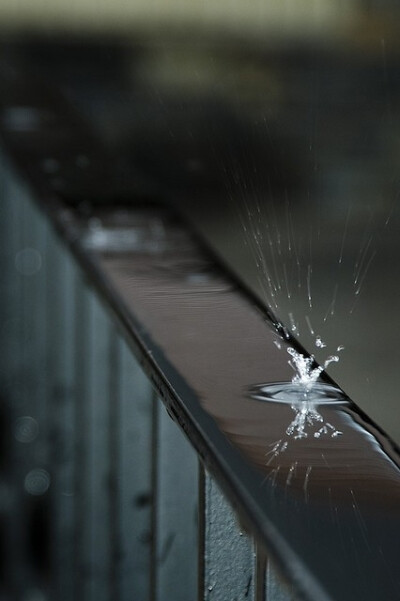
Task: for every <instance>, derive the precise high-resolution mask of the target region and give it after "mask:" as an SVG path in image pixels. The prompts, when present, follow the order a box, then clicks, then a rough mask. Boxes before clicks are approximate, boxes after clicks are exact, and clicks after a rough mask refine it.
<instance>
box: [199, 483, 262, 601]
mask: <svg viewBox="0 0 400 601" xmlns="http://www.w3.org/2000/svg"><path fill="white" fill-rule="evenodd" d="M201 488H202V493H201V494H202V511H201V521H200V536H201V538H202V544H201V545H200V547H199V549H200V553H201V557H200V564H201V565H202V569H201V572H202V582H201V583H200V587H201V593H200V599H201V601H232V599H235V601H236V600H237V601H245V600H246V601H247V600H251V599H253V598H254V592H255V579H256V577H255V571H256V558H255V553H254V550H253V544H252V541H251V540H250V539H249V538H248V537H247V536H246V535H245V534H244V533H243V531H242V530H241V529H240V527H239V525H238V523H237V519H236V516H235V514H234V512H233V511H232V508H231V507H230V505H229V504H228V502H227V501H226V499H225V497H224V495H223V494H222V492H221V490H220V489H219V487H218V485H217V484H216V482H215V481H214V480H213V478H212V477H211V476H210V475H209V474H208V473H207V472H204V474H203V475H202V477H201Z"/></svg>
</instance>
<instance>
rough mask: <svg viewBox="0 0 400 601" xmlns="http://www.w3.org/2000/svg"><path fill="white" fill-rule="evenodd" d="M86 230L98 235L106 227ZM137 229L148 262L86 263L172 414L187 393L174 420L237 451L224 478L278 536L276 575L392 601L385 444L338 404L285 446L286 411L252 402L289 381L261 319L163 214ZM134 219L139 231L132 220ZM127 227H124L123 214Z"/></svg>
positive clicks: (392, 512)
mask: <svg viewBox="0 0 400 601" xmlns="http://www.w3.org/2000/svg"><path fill="white" fill-rule="evenodd" d="M96 218H98V220H99V221H98V222H97V224H98V227H102V228H104V230H106V229H107V215H106V214H104V213H103V214H100V215H98V216H96ZM148 218H149V220H150V222H151V221H152V220H153V221H156V222H157V224H158V226H157V227H158V228H159V232H160V238H161V239H162V240H163V245H164V246H163V247H162V248H161V247H160V249H159V252H154V250H153V249H149V244H148V241H146V240H145V239H144V240H143V246H142V248H140V246H137V247H136V248H134V249H131V248H126V249H125V250H124V251H122V252H115V249H114V248H111V250H110V252H108V250H107V249H106V248H102V249H100V250H99V249H97V250H95V251H94V250H93V245H91V244H88V238H86V245H87V249H88V251H87V252H88V253H90V257H91V259H90V261H91V262H92V265H94V266H95V268H96V271H97V273H98V274H99V275H100V276H101V277H102V278H104V279H105V281H106V282H107V285H110V286H111V287H112V289H113V290H114V292H115V294H116V295H117V296H118V298H119V300H120V301H121V302H122V305H123V306H124V308H125V309H124V310H125V311H127V312H128V313H129V312H130V313H131V314H132V316H133V318H134V320H135V322H136V323H140V324H141V325H140V333H139V337H141V338H142V343H143V344H145V346H147V352H148V353H149V355H150V356H151V357H153V358H155V359H157V357H158V356H160V357H163V358H164V368H163V369H164V373H163V374H162V375H161V378H163V379H164V380H165V379H168V381H169V386H170V387H172V388H173V389H174V393H175V395H177V396H178V397H180V398H182V399H183V403H185V398H184V395H185V391H187V389H190V390H191V391H192V392H193V393H194V395H193V398H194V401H193V400H192V404H191V406H187V407H185V408H184V412H185V411H186V412H187V413H188V415H189V417H188V421H189V422H190V420H191V419H192V418H193V414H192V415H191V412H192V411H193V408H194V411H195V412H196V415H197V418H199V417H200V422H201V420H202V419H203V417H204V415H206V416H208V417H211V418H212V420H213V421H214V422H215V423H216V424H217V426H218V433H217V434H216V438H215V437H214V442H215V440H218V441H219V440H220V439H221V440H225V442H226V441H228V443H229V446H230V447H233V448H234V449H235V450H236V451H239V456H240V461H239V463H238V464H237V466H236V465H232V464H231V465H229V466H228V470H227V471H228V472H230V471H232V472H235V470H236V468H237V473H236V476H235V477H237V478H239V480H240V479H243V481H245V480H246V478H247V477H248V476H249V482H250V483H251V486H250V487H247V490H248V493H249V494H253V501H254V503H255V504H256V506H257V512H259V511H261V514H262V515H263V516H264V518H265V523H266V524H272V528H273V529H275V528H276V530H277V531H279V536H278V538H279V541H280V542H279V544H278V545H277V547H278V549H277V550H278V559H279V560H280V564H281V566H282V565H283V568H284V569H285V567H286V570H287V571H289V573H290V572H291V571H293V570H294V571H295V569H294V568H293V566H294V565H295V564H296V565H297V561H298V562H299V565H300V566H301V570H302V578H303V579H304V582H303V584H302V585H301V584H300V585H299V586H298V588H299V589H300V590H303V592H304V590H306V591H307V593H308V595H309V597H310V598H316V594H318V595H320V596H319V599H324V598H326V599H329V598H332V599H341V600H347V599H349V600H350V599H354V598H360V599H361V598H362V599H376V598H380V599H388V600H389V599H390V600H391V599H395V598H397V597H398V596H399V595H400V578H399V576H398V570H397V560H398V556H399V551H400V543H399V541H400V521H399V515H398V507H399V503H400V472H399V458H398V455H397V453H396V452H395V450H394V448H393V446H392V444H391V443H390V441H388V439H387V438H386V437H385V436H384V435H382V434H381V433H380V431H379V430H378V429H377V428H376V427H375V426H374V425H373V424H372V423H370V422H369V421H368V420H367V419H365V418H364V417H363V415H362V414H361V413H360V412H359V411H358V409H357V407H356V406H355V405H354V404H353V403H352V402H351V401H350V400H347V399H346V400H345V402H343V403H337V402H332V403H322V404H320V405H318V403H316V406H317V410H318V414H319V416H320V419H318V420H317V421H316V422H315V423H314V422H311V423H310V424H308V426H307V425H306V428H305V435H304V436H302V437H296V436H295V435H291V434H288V426H289V425H290V424H291V422H292V421H293V417H294V412H293V407H292V406H291V405H290V403H281V402H276V403H274V402H266V403H263V402H260V401H259V400H257V399H255V398H254V396H252V394H251V389H252V388H253V387H254V386H255V385H259V384H265V383H271V382H285V381H290V380H291V377H292V369H291V368H290V366H289V365H288V362H287V358H288V357H287V354H286V352H285V347H287V344H288V343H287V341H280V343H281V346H282V348H281V349H279V348H278V347H277V346H276V345H275V344H274V342H275V341H276V340H277V339H278V338H279V336H278V334H277V332H276V330H275V328H274V326H273V324H272V323H271V322H270V320H269V319H268V317H267V316H266V315H265V314H263V313H262V312H261V310H260V309H259V308H258V307H256V306H255V304H254V303H253V302H252V299H251V298H250V297H247V296H246V294H245V293H244V292H243V291H241V290H240V289H238V288H237V286H236V283H235V282H234V281H233V280H231V279H230V278H229V276H227V275H225V274H224V273H223V272H222V271H221V270H220V269H219V268H218V267H217V266H216V265H215V264H213V262H212V259H210V257H209V256H208V255H206V254H204V253H203V252H202V250H201V249H200V247H199V246H198V245H197V243H196V241H195V240H194V239H192V238H191V237H190V234H183V232H182V230H181V229H180V226H179V224H178V223H176V222H175V221H174V220H172V219H171V218H170V217H169V216H168V214H167V213H166V212H165V211H161V212H157V210H155V212H154V213H153V215H151V214H149V215H148ZM137 219H138V223H142V222H143V211H140V210H139V212H138V217H137ZM114 221H115V217H114ZM130 221H131V223H132V224H133V226H134V221H135V214H134V211H132V212H131V214H130ZM80 227H81V228H83V230H84V229H85V225H82V224H81V226H80ZM111 227H115V225H114V222H111ZM81 231H82V229H81ZM147 231H148V232H149V236H150V237H151V236H152V235H153V234H152V233H151V232H152V228H151V227H148V228H147ZM104 233H106V232H104ZM136 334H137V335H138V331H137V332H136ZM174 374H175V376H174ZM185 419H186V418H184V419H183V421H185ZM204 423H206V422H204ZM334 433H336V434H335V435H334ZM206 437H207V434H206ZM221 437H222V438H221ZM211 438H212V435H211V434H210V435H209V440H208V441H207V442H208V444H210V443H211ZM221 448H222V455H223V454H224V449H225V448H226V447H224V446H223V445H222V447H221ZM210 449H211V451H210V453H211V455H213V451H212V445H211V444H210ZM219 459H220V460H222V461H225V460H228V461H229V457H228V456H227V457H223V456H222V458H221V457H220V458H219ZM254 495H255V498H254ZM257 515H258V516H260V513H257ZM268 544H270V545H271V546H272V547H273V548H274V546H275V543H274V540H272V539H271V540H270V541H267V545H268ZM281 544H283V545H285V546H286V545H287V548H288V549H290V550H291V552H292V553H293V555H291V557H292V559H293V558H295V561H294V563H292V565H291V566H290V561H289V567H288V566H285V565H284V562H282V557H279V549H280V548H282V547H280V545H281ZM291 575H292V576H293V573H292V574H291ZM294 576H295V575H294ZM307 579H308V584H307V585H306V584H305V583H306V582H307ZM295 580H296V576H295ZM297 584H298V583H297Z"/></svg>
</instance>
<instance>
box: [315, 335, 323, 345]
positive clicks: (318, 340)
mask: <svg viewBox="0 0 400 601" xmlns="http://www.w3.org/2000/svg"><path fill="white" fill-rule="evenodd" d="M315 346H317V347H318V348H325V347H326V344H325V342H324V341H323V340H322V338H321V336H317V337H316V339H315Z"/></svg>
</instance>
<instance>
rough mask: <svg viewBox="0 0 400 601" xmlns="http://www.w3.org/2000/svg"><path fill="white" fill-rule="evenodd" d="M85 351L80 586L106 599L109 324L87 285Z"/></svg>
mask: <svg viewBox="0 0 400 601" xmlns="http://www.w3.org/2000/svg"><path fill="white" fill-rule="evenodd" d="M85 296H86V298H85V300H86V303H87V307H86V311H85V317H86V320H87V330H86V333H87V336H88V341H87V347H86V350H87V356H86V361H85V365H86V383H87V386H86V390H85V392H86V395H87V396H86V398H85V397H83V398H80V399H77V402H78V403H82V404H86V408H85V415H84V419H83V420H82V421H81V423H80V424H77V428H78V432H77V434H78V436H79V438H80V441H81V444H80V447H79V448H80V449H81V450H82V451H83V453H84V454H85V455H86V465H85V471H84V472H83V473H82V474H80V473H79V459H80V458H79V457H78V458H77V461H78V462H77V466H76V469H77V479H79V478H82V480H81V482H80V484H79V488H80V491H81V495H82V499H81V500H82V504H81V508H80V510H81V511H82V516H81V518H82V519H81V520H80V525H81V528H82V538H81V541H82V564H81V570H82V571H83V574H82V575H83V578H82V585H83V598H84V599H85V600H86V599H88V600H90V601H102V600H103V601H108V600H109V599H110V516H109V511H110V448H109V410H110V402H109V401H110V398H109V395H110V360H109V359H110V355H109V351H110V340H111V324H110V321H109V318H108V316H107V315H106V313H105V311H104V309H103V307H102V306H101V304H100V302H99V301H98V300H97V298H96V296H95V295H94V293H93V292H92V291H91V290H86V293H85Z"/></svg>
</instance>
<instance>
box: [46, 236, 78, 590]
mask: <svg viewBox="0 0 400 601" xmlns="http://www.w3.org/2000/svg"><path fill="white" fill-rule="evenodd" d="M46 255H47V261H46V264H47V270H46V277H47V303H46V304H47V361H46V378H47V381H48V408H49V437H50V440H51V446H50V453H49V465H50V467H49V469H50V474H51V481H52V485H51V559H52V561H51V573H52V576H53V577H52V583H51V593H52V595H53V596H54V598H55V599H58V600H59V601H70V600H72V599H73V598H74V597H73V590H74V587H73V578H71V574H73V573H74V571H73V565H74V546H73V544H74V537H73V532H74V513H75V512H74V510H75V491H74V469H75V468H74V445H75V428H74V425H75V405H74V400H75V373H74V357H75V345H74V331H73V324H74V323H75V319H76V314H75V309H76V305H75V295H74V292H75V289H74V283H75V279H76V278H77V273H76V268H75V267H74V266H73V264H72V259H71V258H70V256H69V254H68V253H67V250H66V249H65V248H64V247H63V246H62V244H61V242H59V241H58V239H57V238H56V236H55V234H53V233H52V232H50V233H49V238H48V249H47V253H46Z"/></svg>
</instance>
